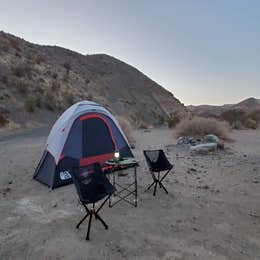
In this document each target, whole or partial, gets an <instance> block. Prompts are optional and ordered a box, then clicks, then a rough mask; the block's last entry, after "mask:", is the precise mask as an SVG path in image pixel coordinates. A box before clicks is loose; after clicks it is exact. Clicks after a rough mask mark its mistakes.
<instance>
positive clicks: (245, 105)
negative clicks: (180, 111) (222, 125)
mask: <svg viewBox="0 0 260 260" xmlns="http://www.w3.org/2000/svg"><path fill="white" fill-rule="evenodd" d="M187 108H188V110H189V111H190V112H191V113H192V114H195V115H198V116H203V117H210V116H214V117H215V116H217V117H218V116H220V115H221V114H222V113H224V112H226V111H230V110H242V111H244V112H245V113H250V112H253V111H260V99H256V98H253V97H251V98H247V99H245V100H243V101H241V102H239V103H237V104H227V105H223V106H210V105H201V106H188V107H187Z"/></svg>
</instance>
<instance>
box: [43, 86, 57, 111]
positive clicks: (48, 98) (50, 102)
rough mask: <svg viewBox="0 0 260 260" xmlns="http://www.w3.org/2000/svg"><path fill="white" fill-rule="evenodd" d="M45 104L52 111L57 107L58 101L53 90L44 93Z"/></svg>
mask: <svg viewBox="0 0 260 260" xmlns="http://www.w3.org/2000/svg"><path fill="white" fill-rule="evenodd" d="M44 105H45V107H46V108H47V109H48V110H50V111H54V110H55V108H56V101H55V98H54V95H53V93H52V91H50V90H48V91H46V93H45V95H44Z"/></svg>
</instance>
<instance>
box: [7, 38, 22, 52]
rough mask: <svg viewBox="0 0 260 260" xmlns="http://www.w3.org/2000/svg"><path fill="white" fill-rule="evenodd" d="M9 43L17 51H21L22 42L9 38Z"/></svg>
mask: <svg viewBox="0 0 260 260" xmlns="http://www.w3.org/2000/svg"><path fill="white" fill-rule="evenodd" d="M9 45H10V46H11V47H12V48H13V49H15V50H16V51H21V48H20V44H19V42H18V41H17V40H15V39H13V38H9Z"/></svg>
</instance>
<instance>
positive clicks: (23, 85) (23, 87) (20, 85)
mask: <svg viewBox="0 0 260 260" xmlns="http://www.w3.org/2000/svg"><path fill="white" fill-rule="evenodd" d="M16 87H17V89H18V90H19V92H20V93H21V94H23V95H25V94H26V93H27V92H28V83H27V82H26V81H25V80H18V81H17V82H16Z"/></svg>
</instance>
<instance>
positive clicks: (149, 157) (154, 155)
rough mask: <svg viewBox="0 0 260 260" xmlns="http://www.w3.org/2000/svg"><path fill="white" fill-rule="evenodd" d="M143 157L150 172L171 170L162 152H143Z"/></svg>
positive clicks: (170, 165)
mask: <svg viewBox="0 0 260 260" xmlns="http://www.w3.org/2000/svg"><path fill="white" fill-rule="evenodd" d="M144 156H145V159H146V161H147V164H148V166H149V168H150V170H151V171H155V172H158V171H164V170H167V169H170V168H172V164H171V163H170V162H169V161H168V159H167V157H166V156H165V154H164V152H163V150H145V151H144Z"/></svg>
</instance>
